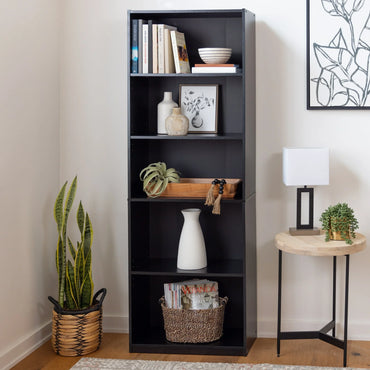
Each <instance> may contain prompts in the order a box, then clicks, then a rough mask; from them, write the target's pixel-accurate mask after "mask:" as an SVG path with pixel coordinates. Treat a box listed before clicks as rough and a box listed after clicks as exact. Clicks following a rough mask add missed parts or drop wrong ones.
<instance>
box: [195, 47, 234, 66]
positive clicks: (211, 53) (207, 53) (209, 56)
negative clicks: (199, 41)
mask: <svg viewBox="0 0 370 370" xmlns="http://www.w3.org/2000/svg"><path fill="white" fill-rule="evenodd" d="M198 52H199V56H200V58H201V59H202V60H203V62H204V63H206V64H223V63H226V62H227V61H228V60H229V59H230V57H231V52H232V49H230V48H199V49H198Z"/></svg>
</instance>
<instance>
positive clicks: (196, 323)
mask: <svg viewBox="0 0 370 370" xmlns="http://www.w3.org/2000/svg"><path fill="white" fill-rule="evenodd" d="M227 301H228V298H227V297H225V298H219V302H220V305H219V307H218V308H211V309H207V310H183V309H177V308H168V307H166V305H165V301H164V298H163V297H162V298H161V299H160V300H159V302H160V304H161V307H162V313H163V320H164V330H165V332H166V339H167V340H169V341H170V342H177V343H207V342H213V341H215V340H218V339H220V338H221V336H222V328H223V324H224V313H225V306H226V303H227Z"/></svg>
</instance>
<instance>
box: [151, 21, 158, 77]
mask: <svg viewBox="0 0 370 370" xmlns="http://www.w3.org/2000/svg"><path fill="white" fill-rule="evenodd" d="M157 26H158V25H157V24H153V26H152V36H153V45H152V49H153V50H152V51H153V73H158V27H157Z"/></svg>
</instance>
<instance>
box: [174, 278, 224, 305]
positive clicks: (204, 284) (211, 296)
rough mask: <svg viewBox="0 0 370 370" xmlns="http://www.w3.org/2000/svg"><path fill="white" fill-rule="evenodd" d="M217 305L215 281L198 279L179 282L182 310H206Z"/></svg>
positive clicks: (216, 285)
mask: <svg viewBox="0 0 370 370" xmlns="http://www.w3.org/2000/svg"><path fill="white" fill-rule="evenodd" d="M218 306H219V302H218V283H217V282H215V281H209V280H199V281H194V282H193V281H189V282H186V283H182V284H181V307H182V308H183V309H184V310H206V309H210V308H217V307H218Z"/></svg>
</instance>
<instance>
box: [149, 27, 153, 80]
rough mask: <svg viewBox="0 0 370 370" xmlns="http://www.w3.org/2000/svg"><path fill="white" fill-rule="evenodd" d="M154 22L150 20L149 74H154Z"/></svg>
mask: <svg viewBox="0 0 370 370" xmlns="http://www.w3.org/2000/svg"><path fill="white" fill-rule="evenodd" d="M152 34H153V21H152V20H148V73H153V35H152Z"/></svg>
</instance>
